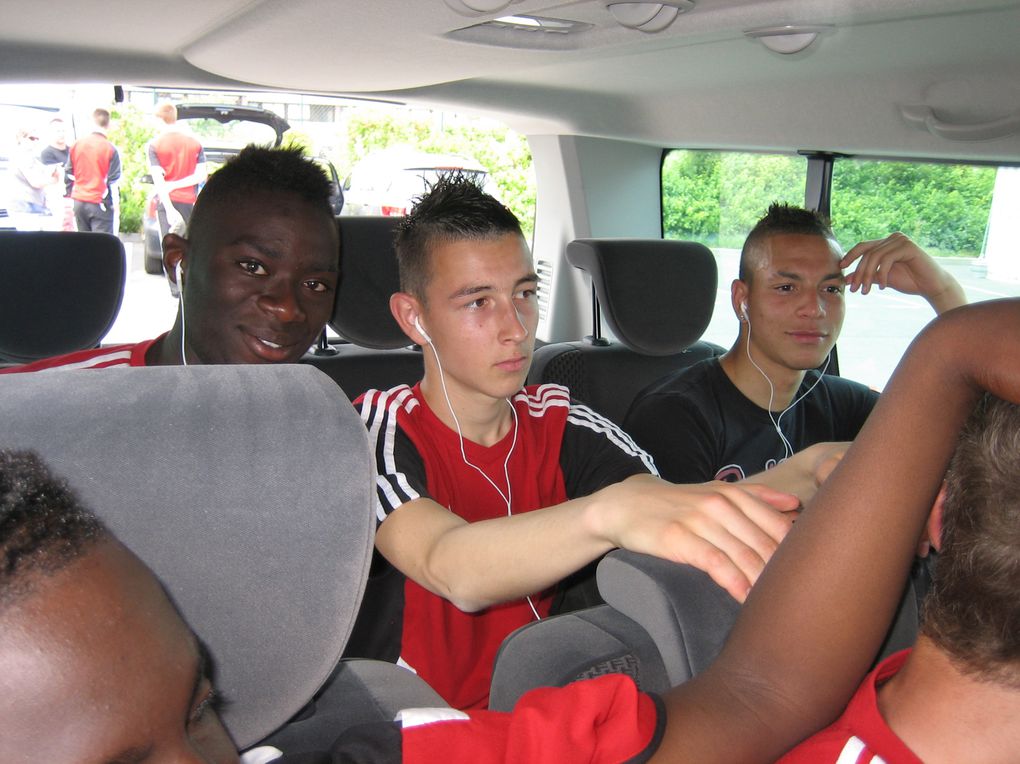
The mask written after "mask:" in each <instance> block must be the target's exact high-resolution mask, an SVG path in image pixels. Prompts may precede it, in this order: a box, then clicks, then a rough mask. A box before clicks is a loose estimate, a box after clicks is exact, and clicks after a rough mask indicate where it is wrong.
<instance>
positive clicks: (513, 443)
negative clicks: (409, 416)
mask: <svg viewBox="0 0 1020 764" xmlns="http://www.w3.org/2000/svg"><path fill="white" fill-rule="evenodd" d="M428 345H429V347H430V348H432V353H433V355H435V357H436V365H437V366H438V367H439V382H440V384H441V385H442V388H443V397H444V398H446V405H447V407H448V408H449V409H450V416H452V417H453V423H454V424H455V425H456V426H457V437H458V439H459V441H460V456H461V458H462V459H463V460H464V464H466V465H467V466H468V467H471V468H472V469H473V470H475V471H476V472H477V473H478V474H479V475H481V476H482V477H483V478H485V479H486V481H488V483H489V485H491V486H492V487H493V488H495V489H496V493H498V494H499V496H500V498H501V499H503V501H505V502H506V516H507V517H510V516H511V515H512V514H513V512H512V510H511V508H510V507H511V504H512V500H513V494H512V490H513V489H512V486H511V485H510V469H509V465H510V457H511V456H512V455H513V452H514V448H515V447H516V446H517V430H518V425H519V422H518V419H517V409H515V408H514V405H513V403H511V402H510V399H509V398H507V399H506V403H507V405H508V406H509V407H510V413H511V414H513V417H514V437H513V440H512V441H511V442H510V450H509V451H507V453H506V459H504V460H503V477H504V479H505V480H506V493H503V491H502V490H501V489H500V487H499V486H498V485H496V483H495V481H493V479H492V478H490V477H489V476H488V475H487V474H485V470H483V469H482V468H481V467H479V466H478V465H476V464H473V463H472V462H470V461H469V460H468V458H467V452H466V451H465V450H464V433H463V432H462V431H461V429H460V420H459V419H458V418H457V412H456V411H454V410H453V402H452V401H451V400H450V393H449V392H448V391H447V389H446V375H445V374H444V373H443V362H442V361H440V360H439V352H438V351H437V350H436V345H435V343H434V342H432V341H431V340H429V342H428ZM524 599H526V600H527V601H528V607H530V608H531V612H532V613H533V614H534V616H535V620H536V621H541V620H542V616H541V615H539V613H538V608H536V607H535V603H534V602H533V601H532V600H531V595H525V597H524Z"/></svg>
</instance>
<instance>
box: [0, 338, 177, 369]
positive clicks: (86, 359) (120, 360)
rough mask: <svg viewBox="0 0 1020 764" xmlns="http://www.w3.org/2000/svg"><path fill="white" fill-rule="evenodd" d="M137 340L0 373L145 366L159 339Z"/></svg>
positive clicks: (13, 367) (46, 360)
mask: <svg viewBox="0 0 1020 764" xmlns="http://www.w3.org/2000/svg"><path fill="white" fill-rule="evenodd" d="M163 336H166V335H161V336H160V337H157V338H156V339H152V340H146V341H145V342H138V343H136V344H134V345H110V346H109V347H102V348H91V349H90V350H78V351H76V352H74V353H67V354H66V355H58V356H54V357H53V358H43V359H42V360H41V361H33V362H32V363H26V364H23V365H21V366H11V367H9V368H6V369H0V374H21V373H23V372H29V371H55V370H62V369H110V368H113V367H115V366H145V354H146V353H147V352H148V351H149V348H150V347H152V345H153V343H155V342H156V341H158V340H159V339H161V338H162V337H163Z"/></svg>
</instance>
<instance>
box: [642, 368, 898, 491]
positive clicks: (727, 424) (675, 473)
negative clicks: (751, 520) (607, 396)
mask: <svg viewBox="0 0 1020 764" xmlns="http://www.w3.org/2000/svg"><path fill="white" fill-rule="evenodd" d="M817 380H818V372H817V371H809V372H808V373H807V374H806V375H805V376H804V381H803V383H802V384H801V386H800V389H799V390H798V391H797V395H796V396H794V400H796V399H797V398H799V397H800V396H801V395H802V394H803V393H805V392H806V391H807V390H808V388H810V387H811V385H813V384H814V383H815V382H816V381H817ZM877 400H878V393H877V392H875V391H874V390H871V389H869V388H868V387H865V386H864V385H862V384H860V383H858V382H851V381H850V380H847V379H843V378H842V377H836V376H829V375H823V376H822V380H821V382H819V383H818V385H817V386H816V387H815V388H814V389H813V390H812V391H811V392H810V393H808V395H807V397H805V398H804V399H803V400H801V401H800V402H799V403H797V404H796V405H795V406H794V407H793V408H792V409H790V410H789V411H787V412H786V413H785V414H784V415H783V416H782V418H781V419H780V420H779V424H780V428H781V429H782V431H783V434H784V435H785V436H786V438H787V439H788V440H789V442H790V445H791V447H792V450H793V452H794V453H796V452H797V451H801V450H802V449H805V448H807V447H808V446H811V445H814V444H815V443H823V442H826V441H845V440H853V439H854V438H855V437H857V433H858V432H859V431H860V429H861V427H862V426H863V425H864V421H865V420H866V419H867V418H868V414H870V413H871V409H872V408H873V407H874V405H875V401H877ZM778 413H779V412H775V413H774V414H773V416H774V417H777V416H778ZM624 430H626V431H627V432H628V433H629V434H630V435H631V437H633V438H634V440H635V441H636V442H637V444H638V445H639V446H640V447H641V448H643V449H645V450H646V451H648V453H650V454H651V455H652V458H653V459H654V460H655V465H656V467H658V469H659V474H660V475H662V477H663V478H665V479H666V480H670V481H672V482H674V483H701V482H704V481H706V480H728V481H736V480H740V479H742V478H745V477H747V476H749V475H754V474H756V473H758V472H761V471H762V470H765V469H770V468H771V467H774V466H775V465H776V464H778V463H779V462H780V461H781V460H783V459H784V457H785V456H786V449H785V448H784V446H783V443H782V441H781V440H780V438H779V434H778V433H777V432H776V428H775V426H774V425H773V423H772V421H771V420H770V418H769V412H768V411H766V410H765V409H763V408H760V407H759V406H757V405H755V404H754V403H753V402H751V401H750V400H748V399H747V398H746V397H745V396H744V394H743V393H741V392H740V391H739V390H738V389H737V388H736V386H735V385H734V384H733V383H732V382H731V381H730V378H729V377H728V376H726V372H725V371H723V368H722V366H721V365H720V363H719V359H718V358H710V359H707V360H705V361H701V362H700V363H697V364H695V365H694V366H691V367H690V368H688V369H685V370H684V371H682V372H679V373H677V374H674V375H672V376H670V377H667V378H665V379H662V380H659V381H658V382H656V383H654V384H653V385H651V386H649V387H648V388H646V389H645V390H644V391H643V392H642V393H640V394H639V395H638V397H637V398H636V399H635V401H634V403H633V405H632V406H631V408H630V411H629V412H628V414H627V419H626V421H625V422H624Z"/></svg>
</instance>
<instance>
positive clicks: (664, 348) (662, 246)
mask: <svg viewBox="0 0 1020 764" xmlns="http://www.w3.org/2000/svg"><path fill="white" fill-rule="evenodd" d="M567 261H568V262H569V263H570V264H571V265H573V266H575V267H577V268H580V269H581V270H583V271H586V272H587V273H588V274H589V275H590V276H591V278H592V282H593V283H594V285H595V294H596V295H597V296H598V299H599V305H600V306H601V308H602V312H603V315H605V318H606V321H607V323H608V324H609V328H610V329H612V331H613V334H615V335H616V337H617V338H618V339H619V340H620V342H622V343H623V344H624V345H626V346H627V347H629V348H630V349H631V350H633V351H635V352H637V353H643V354H644V355H671V354H674V353H680V352H682V351H684V350H686V349H687V348H688V347H690V346H691V345H693V344H694V343H695V342H697V341H698V339H699V338H700V337H701V335H702V334H704V332H705V329H707V328H708V323H709V321H711V320H712V310H713V308H714V307H715V292H716V287H717V286H718V282H719V274H718V269H717V268H716V264H715V257H714V256H713V255H712V252H711V250H709V248H708V247H706V246H705V245H703V244H698V243H697V242H692V241H672V240H668V239H575V240H574V241H572V242H570V243H569V244H568V245H567Z"/></svg>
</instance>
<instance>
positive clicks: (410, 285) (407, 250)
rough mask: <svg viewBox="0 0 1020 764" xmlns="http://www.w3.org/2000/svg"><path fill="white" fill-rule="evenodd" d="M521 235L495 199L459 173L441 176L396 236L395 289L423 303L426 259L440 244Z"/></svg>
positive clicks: (515, 221) (518, 226)
mask: <svg viewBox="0 0 1020 764" xmlns="http://www.w3.org/2000/svg"><path fill="white" fill-rule="evenodd" d="M506 234H516V235H517V236H523V234H522V233H521V223H520V221H519V220H518V219H517V217H516V216H515V215H514V213H512V212H511V211H510V210H509V209H507V207H506V206H504V205H503V204H502V203H501V202H500V201H499V200H498V199H496V198H495V197H493V196H491V195H490V194H487V193H485V191H484V190H482V187H481V186H480V185H479V184H478V182H477V181H476V180H474V179H473V178H472V177H470V176H467V175H465V174H463V173H461V172H451V173H444V174H441V175H440V176H439V177H438V178H437V179H436V181H435V183H433V184H432V185H431V186H429V189H428V190H427V191H426V192H425V193H424V194H423V195H422V196H420V197H418V199H417V200H416V201H415V205H414V207H413V209H412V210H411V212H410V214H408V215H407V217H405V218H404V219H403V221H402V222H401V224H400V228H399V229H398V231H397V238H396V250H397V265H398V268H399V271H400V289H401V291H403V292H407V293H409V294H412V295H414V296H415V297H417V298H418V299H419V300H422V301H423V302H424V300H425V287H426V286H427V285H428V281H429V277H430V273H429V257H430V255H431V251H432V248H433V247H434V246H435V245H436V244H438V243H442V242H447V241H459V240H463V239H494V238H498V237H500V236H505V235H506Z"/></svg>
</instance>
